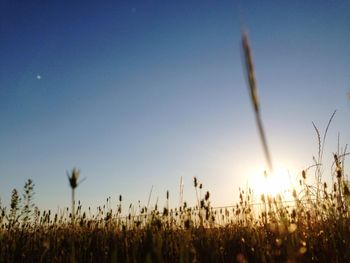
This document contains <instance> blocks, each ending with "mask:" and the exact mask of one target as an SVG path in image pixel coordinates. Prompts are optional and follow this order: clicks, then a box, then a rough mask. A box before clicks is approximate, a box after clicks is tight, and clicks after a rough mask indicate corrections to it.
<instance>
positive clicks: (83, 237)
mask: <svg viewBox="0 0 350 263" xmlns="http://www.w3.org/2000/svg"><path fill="white" fill-rule="evenodd" d="M335 158H336V159H335V163H336V165H335V167H334V175H335V176H336V177H337V178H340V180H337V181H336V182H335V183H334V185H333V186H332V187H328V186H327V184H325V183H324V184H323V186H322V191H321V196H322V197H321V198H319V199H318V200H317V199H316V196H315V193H313V192H312V191H310V188H309V185H308V184H307V176H308V173H307V172H302V177H301V179H300V182H299V183H300V186H301V189H302V190H301V191H300V192H298V193H297V192H296V191H294V193H293V198H294V200H293V201H292V202H289V203H288V202H284V200H283V198H282V197H281V196H280V195H277V196H275V197H272V196H268V195H262V197H261V203H260V204H253V203H252V200H253V198H252V195H253V192H252V191H251V190H248V192H245V191H243V190H241V192H240V196H239V202H238V203H237V204H236V206H234V207H226V208H218V209H215V208H213V207H211V205H210V194H209V192H206V194H205V195H204V197H203V199H200V200H199V205H198V206H196V207H187V205H186V203H184V204H183V205H182V206H181V207H178V208H175V209H169V207H168V206H165V207H164V208H163V209H161V210H159V209H157V208H153V209H152V210H148V209H147V207H144V208H143V209H142V210H141V213H140V214H138V215H135V214H132V213H131V212H129V214H127V216H124V215H123V213H122V211H123V210H124V206H123V201H122V197H121V196H120V198H119V203H118V204H117V205H116V207H115V208H114V209H112V208H110V204H108V202H110V200H109V199H107V204H106V205H105V206H103V207H99V208H98V212H97V213H96V214H89V213H86V212H85V213H84V212H82V206H81V204H80V202H79V203H78V206H77V208H76V210H75V212H74V213H73V215H72V214H71V213H69V209H66V210H64V211H63V212H62V213H61V214H52V213H51V211H50V210H48V211H43V212H40V211H39V210H37V209H33V210H31V209H30V208H29V209H26V210H23V209H22V210H21V209H19V208H20V207H21V201H18V198H17V197H18V192H17V193H13V202H11V209H10V210H9V211H7V209H6V208H5V207H1V218H0V226H1V228H0V229H1V230H0V262H96V261H97V260H99V261H102V262H349V260H350V249H349V248H350V245H349V244H350V217H349V207H350V192H349V183H348V181H346V180H344V174H343V171H344V170H343V167H342V166H340V165H339V163H338V164H337V162H339V158H343V157H340V156H337V157H335ZM196 182H197V185H196V186H195V188H197V187H199V183H198V181H197V179H196ZM26 185H27V184H26ZM32 186H33V185H32ZM201 187H203V186H201ZM27 188H28V187H27ZM31 191H33V187H32V188H31ZM16 196H17V197H16ZM16 200H17V201H16ZM27 204H28V205H27V206H26V207H27V208H28V207H33V206H32V205H31V203H30V202H29V203H28V202H27ZM257 208H259V209H257ZM13 211H17V212H18V213H17V215H13ZM72 218H75V220H74V221H72V220H71V219H72Z"/></svg>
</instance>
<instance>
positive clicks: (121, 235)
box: [0, 34, 350, 263]
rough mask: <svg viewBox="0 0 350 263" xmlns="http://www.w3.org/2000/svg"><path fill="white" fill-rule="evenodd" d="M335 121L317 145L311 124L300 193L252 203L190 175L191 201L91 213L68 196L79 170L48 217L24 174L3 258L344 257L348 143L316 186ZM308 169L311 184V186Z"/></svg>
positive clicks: (349, 217) (7, 223) (349, 203)
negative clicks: (214, 193) (215, 193)
mask: <svg viewBox="0 0 350 263" xmlns="http://www.w3.org/2000/svg"><path fill="white" fill-rule="evenodd" d="M242 44H243V50H244V55H245V62H246V70H247V77H248V84H249V92H250V97H251V101H252V105H253V109H254V114H255V117H256V122H257V127H258V132H259V135H260V138H261V142H262V146H263V149H264V154H265V157H266V163H267V167H268V170H269V172H273V165H272V158H271V154H270V152H269V149H268V144H267V140H266V136H265V132H264V129H263V125H262V120H261V115H260V105H259V102H258V96H257V88H256V83H255V74H254V67H253V62H252V55H251V50H250V47H249V43H248V37H247V35H246V34H244V35H243V43H242ZM333 117H334V114H333V115H332V117H331V119H330V121H329V123H328V125H327V128H326V132H325V133H324V135H323V137H322V138H323V139H322V141H321V135H320V132H319V130H318V129H317V128H316V126H315V125H314V128H315V130H316V133H317V136H318V142H319V152H318V156H317V158H314V160H315V165H313V166H311V167H309V168H307V169H305V170H303V171H301V173H300V180H299V186H300V189H299V190H298V191H297V190H296V189H291V192H292V193H293V195H292V196H293V200H284V199H283V197H282V196H281V195H276V196H270V195H268V194H263V195H262V196H261V197H260V203H258V204H256V203H253V200H254V193H253V191H252V190H251V189H248V190H246V191H244V190H240V195H239V201H238V203H237V204H236V205H235V206H233V207H222V208H214V207H212V206H211V203H210V195H211V194H210V193H209V192H205V191H204V190H203V185H202V184H201V183H200V182H199V181H198V179H197V178H194V181H193V183H194V191H195V193H196V198H197V200H196V201H197V205H196V206H195V207H188V206H187V204H186V202H182V197H181V204H180V206H179V207H177V208H170V207H169V204H168V199H169V192H167V194H166V199H167V200H166V206H165V207H164V208H162V209H159V208H158V207H154V208H150V207H149V204H147V206H145V207H143V208H141V209H140V213H139V214H135V213H134V212H133V210H132V209H131V207H129V208H127V207H125V206H124V204H123V198H122V196H120V197H119V202H118V203H117V204H116V205H115V206H114V207H112V205H111V202H110V199H109V198H108V199H107V201H106V204H105V205H104V206H102V207H98V209H97V212H96V213H92V212H91V209H90V208H89V209H88V211H86V212H83V209H82V204H81V203H80V201H79V202H78V203H76V200H75V189H76V187H77V186H78V185H79V183H81V181H80V182H78V178H79V171H78V170H77V169H73V170H72V172H71V173H70V174H69V173H67V175H68V179H69V184H70V187H71V189H72V205H71V209H69V208H67V209H64V210H62V211H60V212H59V213H56V214H53V213H52V212H51V211H50V210H46V211H40V210H39V209H38V208H37V207H35V205H34V203H33V194H34V183H33V182H32V181H31V180H28V181H27V182H26V184H25V186H24V189H23V192H24V193H23V198H21V197H20V195H19V192H18V191H17V190H16V189H14V190H13V192H12V197H11V203H10V206H9V208H7V207H5V206H3V205H1V204H0V262H96V261H99V262H240V263H243V262H350V211H349V208H350V191H349V188H350V185H349V181H348V179H347V177H346V175H345V173H344V171H345V169H344V160H345V157H346V156H347V155H348V154H349V153H347V152H346V148H345V150H344V151H343V152H342V153H341V152H339V151H338V152H337V153H335V154H333V158H334V162H333V164H332V178H333V184H332V185H330V186H328V185H327V184H326V183H325V182H322V170H321V169H320V167H321V165H322V157H323V148H324V142H325V138H326V134H327V130H328V128H329V124H330V122H331V120H332V118H333ZM312 169H314V170H315V183H314V184H309V183H308V182H309V180H308V179H309V177H310V174H311V171H312ZM311 177H312V176H311ZM181 185H182V183H181ZM181 185H180V192H181V191H182V190H181V189H182V188H181ZM202 191H203V192H205V194H204V197H203V198H202V194H201V193H202ZM198 192H200V194H198ZM151 194H152V188H151V191H150V196H151ZM148 203H149V202H148Z"/></svg>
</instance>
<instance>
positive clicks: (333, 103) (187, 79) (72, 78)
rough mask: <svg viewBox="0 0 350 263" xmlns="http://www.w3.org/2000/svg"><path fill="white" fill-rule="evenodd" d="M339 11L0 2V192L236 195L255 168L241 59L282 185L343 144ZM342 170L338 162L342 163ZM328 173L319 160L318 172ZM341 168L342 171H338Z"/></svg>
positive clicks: (58, 201) (330, 5) (333, 4)
mask: <svg viewBox="0 0 350 263" xmlns="http://www.w3.org/2000/svg"><path fill="white" fill-rule="evenodd" d="M349 10H350V2H349V1H283V3H282V1H240V2H238V1H233V0H230V1H226V0H222V1H212V0H211V1H209V0H204V1H192V0H186V1H167V0H153V1H152V0H144V1H17V0H2V1H0V38H1V41H0V53H1V60H0V123H1V124H0V149H1V150H0V197H1V200H2V202H3V204H4V205H6V206H8V205H9V198H10V194H11V191H12V189H13V188H17V189H18V190H21V189H22V188H23V186H24V183H25V181H26V180H27V179H28V178H31V179H32V180H33V181H34V183H35V203H36V204H37V205H38V206H39V207H40V208H51V209H56V208H57V207H61V208H62V207H65V206H68V205H69V202H70V199H69V198H70V189H69V184H68V180H67V176H66V172H67V171H70V170H71V169H72V168H73V167H77V168H78V169H80V172H81V178H86V180H85V181H84V182H83V183H82V184H81V185H79V186H78V189H77V193H76V195H77V198H78V199H80V200H82V203H83V206H85V207H87V206H92V207H97V206H98V205H103V204H104V203H105V201H106V198H107V197H109V196H110V197H111V198H112V200H113V201H115V202H117V199H118V196H119V195H120V194H121V195H122V196H123V199H124V200H125V201H124V202H125V205H126V206H127V205H128V204H129V203H133V204H137V202H138V200H140V203H141V204H142V205H145V204H147V201H148V197H149V195H150V189H151V188H152V186H153V190H152V194H151V198H150V204H151V205H154V204H155V203H156V202H157V200H158V205H159V206H162V205H164V204H165V196H166V191H167V190H169V191H170V203H171V204H172V205H174V206H176V205H178V202H179V185H180V180H181V178H182V180H183V183H184V200H187V201H188V202H189V203H190V204H191V203H193V202H194V200H195V190H194V188H193V182H192V181H193V177H194V176H196V177H197V178H198V180H199V181H200V182H201V183H203V191H204V190H208V191H210V193H211V200H212V204H213V205H215V206H221V205H231V204H233V203H235V202H236V201H237V197H238V188H239V187H242V188H246V186H247V184H249V185H250V184H251V182H252V181H253V180H254V177H252V174H256V173H257V172H258V173H260V172H261V171H262V170H263V169H264V167H265V166H266V165H265V159H264V155H263V151H262V148H261V143H260V141H259V135H258V133H257V129H256V125H255V119H254V114H253V110H252V107H251V104H250V100H249V93H248V90H247V85H246V81H245V78H244V77H245V76H244V71H243V63H242V50H241V31H240V24H242V23H243V24H244V26H245V28H247V31H248V34H249V40H250V44H251V48H252V51H253V57H254V64H255V71H256V78H257V84H258V93H259V99H260V103H261V111H262V112H261V114H262V118H263V122H264V126H265V130H266V135H267V140H268V143H269V146H270V151H271V155H272V159H273V163H274V165H275V166H281V167H282V168H283V169H288V171H290V172H291V174H292V175H293V176H294V177H297V176H298V173H299V175H300V172H301V170H302V169H304V168H306V167H308V166H309V165H312V164H313V160H312V158H313V156H315V155H317V150H318V143H317V135H316V133H315V130H314V128H313V126H312V122H314V123H315V124H316V126H317V127H318V128H319V130H320V132H321V133H323V132H324V130H325V127H326V125H327V122H328V120H329V118H330V116H331V114H332V113H333V111H334V110H337V113H336V115H335V117H334V120H333V121H332V124H331V126H330V129H329V131H328V135H327V140H326V144H325V153H324V156H325V157H324V163H325V165H324V168H323V170H324V177H325V180H327V178H328V179H329V178H330V175H331V165H330V164H331V163H332V153H333V152H336V151H337V149H338V134H340V137H339V138H340V139H339V145H340V147H341V148H344V147H345V145H346V144H348V143H350V132H349V131H350V122H349V120H350V118H349V116H350V101H349V99H348V97H347V94H348V92H349V91H350V53H349V47H350V31H349V26H350V13H349ZM346 162H347V163H346V164H347V165H349V161H346ZM327 164H328V166H327ZM346 174H349V168H348V167H347V166H346Z"/></svg>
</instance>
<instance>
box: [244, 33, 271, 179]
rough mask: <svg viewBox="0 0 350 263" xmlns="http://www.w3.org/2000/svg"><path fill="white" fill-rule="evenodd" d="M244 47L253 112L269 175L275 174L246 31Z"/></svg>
mask: <svg viewBox="0 0 350 263" xmlns="http://www.w3.org/2000/svg"><path fill="white" fill-rule="evenodd" d="M242 47H243V53H244V59H245V69H246V77H247V79H248V85H249V93H250V99H251V102H252V105H253V110H254V113H255V121H256V124H257V127H258V131H259V135H260V140H261V143H262V147H263V150H264V154H265V159H266V163H267V166H268V170H269V173H273V165H272V159H271V155H270V151H269V147H268V144H267V140H266V135H265V131H264V127H263V124H262V120H261V114H260V105H259V99H258V94H257V86H256V80H255V71H254V64H253V58H252V52H251V49H250V45H249V40H248V34H247V33H246V32H244V31H243V33H242Z"/></svg>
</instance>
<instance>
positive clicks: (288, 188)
mask: <svg viewBox="0 0 350 263" xmlns="http://www.w3.org/2000/svg"><path fill="white" fill-rule="evenodd" d="M295 185H296V179H295V178H294V177H293V176H292V174H291V173H290V172H289V170H288V169H287V168H283V167H279V168H277V169H276V170H275V171H274V172H273V173H269V174H268V173H265V172H264V171H263V170H257V171H256V172H255V173H253V174H252V176H251V182H250V186H251V188H252V190H253V192H254V194H255V196H256V197H260V196H261V195H262V194H265V195H269V196H276V195H277V194H281V195H283V196H284V197H289V195H290V193H291V192H292V190H293V188H294V187H295Z"/></svg>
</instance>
